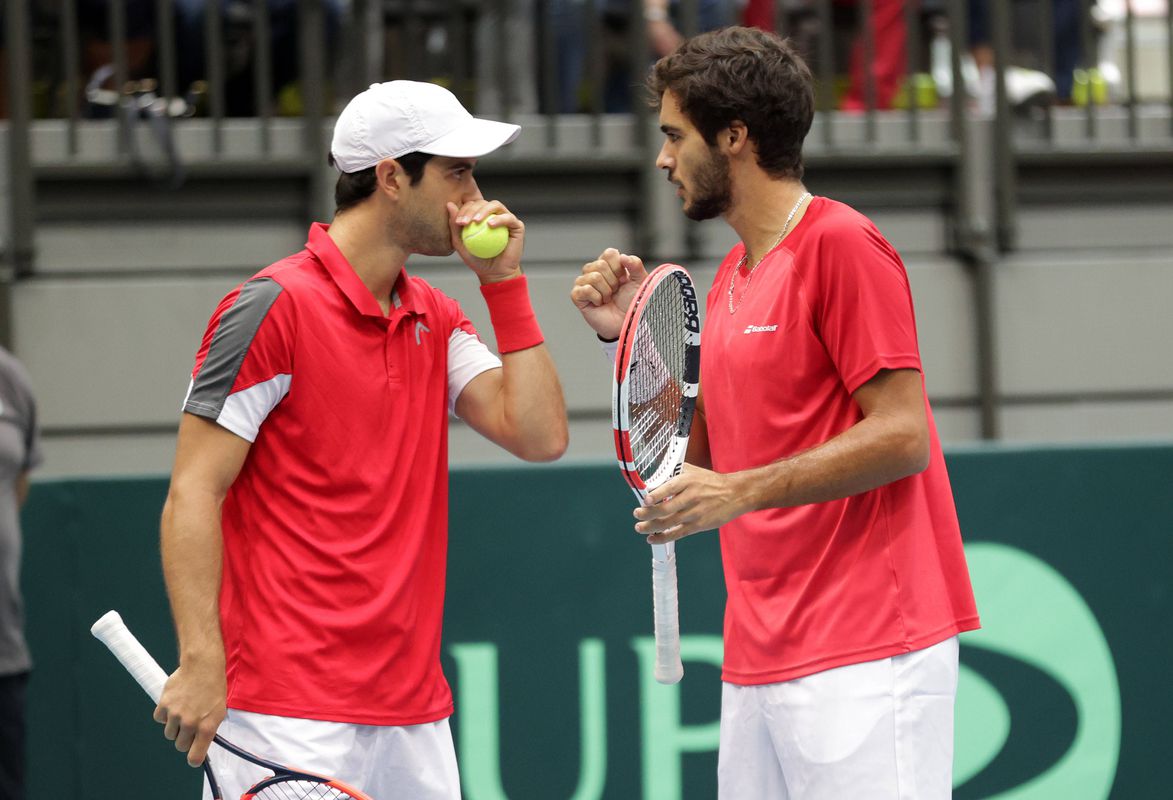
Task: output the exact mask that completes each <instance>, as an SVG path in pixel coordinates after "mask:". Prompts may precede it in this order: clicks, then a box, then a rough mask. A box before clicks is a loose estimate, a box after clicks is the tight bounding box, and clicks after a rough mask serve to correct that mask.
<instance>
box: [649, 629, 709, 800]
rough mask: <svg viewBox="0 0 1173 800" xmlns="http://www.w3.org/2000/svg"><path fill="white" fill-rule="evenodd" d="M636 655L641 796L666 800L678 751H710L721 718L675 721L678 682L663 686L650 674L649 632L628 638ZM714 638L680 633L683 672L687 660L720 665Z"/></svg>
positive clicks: (673, 786)
mask: <svg viewBox="0 0 1173 800" xmlns="http://www.w3.org/2000/svg"><path fill="white" fill-rule="evenodd" d="M631 646H632V647H633V648H634V649H635V652H636V654H637V655H638V656H639V676H640V698H641V699H642V701H643V702H642V704H641V705H642V706H643V711H642V714H641V721H642V726H641V730H642V734H643V747H642V750H643V796H644V797H646V798H651V797H655V798H663V800H670V799H674V798H679V797H681V793H682V787H681V778H682V773H683V770H682V764H681V760H680V756H681V755H682V754H684V753H699V752H703V751H706V750H716V749H717V745H718V744H719V743H720V740H721V730H720V728H721V721H720V720H714V721H713V722H710V723H708V724H706V725H682V724H681V723H680V687H681V685H682V684H681V683H677V684H673V685H671V686H664V685H663V684H660V683H657V682H656V678H655V676H654V673H655V665H656V640H655V637H652V636H641V637H638V638H636V639H633V640H632V642H631ZM724 652H725V651H724V647H723V645H722V642H721V637H720V636H681V637H680V659H681V661H683V662H684V664H685V672H687V671H688V664H689V662H698V661H701V662H706V663H709V664H713V665H714V666H717V667H720V666H721V660H722V658H723V657H724Z"/></svg>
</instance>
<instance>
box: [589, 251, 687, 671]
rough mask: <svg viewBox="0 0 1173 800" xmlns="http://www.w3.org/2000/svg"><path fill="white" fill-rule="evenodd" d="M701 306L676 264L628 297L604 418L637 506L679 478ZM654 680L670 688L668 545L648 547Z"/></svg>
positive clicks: (672, 617) (672, 589)
mask: <svg viewBox="0 0 1173 800" xmlns="http://www.w3.org/2000/svg"><path fill="white" fill-rule="evenodd" d="M700 336H701V325H700V309H699V306H698V305H697V299H696V289H695V288H694V287H693V283H692V278H691V277H690V276H689V274H688V272H687V271H685V269H684V268H683V267H678V266H676V265H675V264H663V265H661V266H659V267H657V268H656V269H654V270H652V272H651V274H649V275H648V277H647V278H645V279H644V282H643V283H642V284H641V285H640V287H639V291H638V292H637V293H636V296H635V298H634V299H633V300H632V303H631V306H630V308H628V310H627V316H626V317H625V318H624V320H623V328H622V329H621V331H620V333H619V342H618V346H617V351H616V353H617V354H616V358H615V383H614V392H613V394H612V404H611V418H612V422H613V423H614V428H615V454H616V456H617V457H618V459H619V469H620V470H621V471H622V472H623V477H624V478H626V479H627V484H628V485H629V486H630V487H631V490H632V491H633V492H635V496H636V497H637V498H638V499H639V501H640V503H641V504H646V502H647V496H648V492H650V491H652V490H653V489H655V488H656V487H657V486H660V485H661V484H662V483H664V482H665V481H667V480H668V479H669V478H672V477H673V476H675V475H679V474H680V470H681V468H682V467H683V465H684V455H685V451H686V450H688V434H689V430H690V429H691V428H692V415H693V410H694V409H695V408H696V396H697V390H698V388H699V384H700V364H701V361H700V357H701V348H700ZM652 603H653V606H652V607H653V612H654V618H655V629H656V670H655V672H656V680H657V681H659V682H660V683H676V682H677V681H679V680H680V679H681V677H683V676H684V666H683V665H682V664H681V663H680V617H679V611H678V608H677V590H676V547H675V542H669V543H668V544H654V545H652Z"/></svg>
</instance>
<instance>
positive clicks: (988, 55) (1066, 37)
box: [969, 0, 1080, 112]
mask: <svg viewBox="0 0 1173 800" xmlns="http://www.w3.org/2000/svg"><path fill="white" fill-rule="evenodd" d="M1042 1H1043V2H1051V4H1052V15H1053V16H1052V19H1053V23H1054V30H1053V31H1052V32H1051V33H1050V35H1051V36H1052V37H1053V47H1054V53H1055V64H1054V74H1053V75H1048V74H1047V73H1046V72H1043V71H1041V70H1038V69H1028V68H1026V67H1021V66H1018V65H1017V64H1008V65H1007V66H1006V74H1005V82H1006V96H1007V99H1008V100H1009V102H1010V105H1011V107H1019V106H1024V105H1029V104H1032V103H1041V102H1049V101H1051V100H1054V99H1056V98H1058V100H1059V101H1060V102H1065V103H1066V102H1070V100H1071V86H1072V82H1073V81H1074V76H1075V68H1076V66H1077V65H1078V64H1079V58H1080V42H1079V38H1080V35H1079V34H1080V32H1079V19H1080V0H1042ZM1015 12H1016V13H1017V14H1024V13H1026V14H1030V15H1031V18H1030V19H1026V20H1023V22H1024V23H1025V24H1022V25H1019V24H1015V23H1016V22H1017V20H1012V21H1011V26H1010V30H1011V38H1012V49H1022V50H1028V51H1032V52H1039V51H1041V50H1042V42H1040V41H1039V40H1038V37H1040V36H1045V35H1048V34H1047V33H1045V32H1042V31H1039V30H1038V25H1037V20H1038V15H1037V10H1036V9H1035V7H1034V4H1025V5H1024V4H1021V3H1016V4H1012V13H1015ZM1032 22H1034V23H1036V24H1033V25H1032V24H1031V23H1032ZM1023 32H1027V33H1028V35H1029V36H1030V37H1031V38H1032V39H1033V41H1025V42H1020V41H1019V40H1021V39H1022V33H1023ZM1015 34H1018V35H1015ZM969 42H970V54H971V55H972V56H973V62H974V65H975V66H976V67H977V80H978V85H977V91H976V94H977V99H978V108H979V109H981V110H983V111H987V112H992V111H993V110H994V102H995V91H996V73H995V70H994V48H993V45H992V44H991V42H992V36H991V21H990V2H989V0H969ZM1015 44H1018V45H1019V47H1018V48H1015V46H1014V45H1015ZM1008 55H1009V54H1008ZM1012 60H1015V59H1012ZM1039 66H1042V67H1047V66H1048V65H1045V64H1040V65H1039Z"/></svg>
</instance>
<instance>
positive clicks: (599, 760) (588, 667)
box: [450, 639, 607, 800]
mask: <svg viewBox="0 0 1173 800" xmlns="http://www.w3.org/2000/svg"><path fill="white" fill-rule="evenodd" d="M450 652H451V653H452V656H453V658H455V659H456V668H457V670H458V672H459V675H460V679H459V682H458V683H457V693H458V694H457V701H456V702H457V705H458V707H459V708H460V715H459V717H458V724H457V742H458V743H459V746H460V753H461V765H460V772H461V781H460V782H461V785H462V787H463V790H464V794H465V796H466V797H467V798H468V800H508V795H507V794H506V793H505V788H504V787H503V786H502V783H501V735H500V731H501V725H500V717H499V714H498V704H497V695H498V685H499V684H498V681H497V646H496V645H495V644H491V643H488V642H478V643H474V644H459V645H453V646H452V647H451V648H450ZM578 663H579V669H578V685H579V705H580V707H581V708H580V711H581V714H580V717H579V731H580V735H581V741H582V752H581V754H580V762H579V773H578V775H579V777H578V785H577V786H576V787H575V790H574V794H573V795H572V796H571V800H599V798H601V797H602V796H603V785H604V784H605V783H606V781H607V705H606V703H607V676H606V666H605V664H604V649H603V643H602V642H601V641H599V640H598V639H583V640H582V641H581V642H580V643H579V645H578Z"/></svg>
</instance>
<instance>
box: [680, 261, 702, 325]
mask: <svg viewBox="0 0 1173 800" xmlns="http://www.w3.org/2000/svg"><path fill="white" fill-rule="evenodd" d="M676 280H678V281H680V296H681V297H682V298H683V299H684V327H686V328H688V329H689V330H690V331H692V332H693V333H700V332H701V317H700V313H701V309H700V306H699V305H697V302H696V289H694V288H693V286H692V281H690V280H689V279H688V278H687V277H685V276H683V275H679V274H677V275H676Z"/></svg>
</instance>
